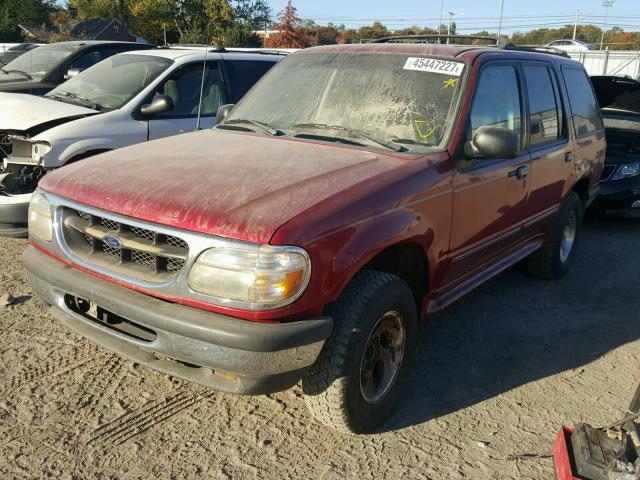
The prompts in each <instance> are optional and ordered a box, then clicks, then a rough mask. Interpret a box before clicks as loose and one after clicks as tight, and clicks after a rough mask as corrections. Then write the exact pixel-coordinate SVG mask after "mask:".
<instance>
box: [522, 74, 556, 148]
mask: <svg viewBox="0 0 640 480" xmlns="http://www.w3.org/2000/svg"><path fill="white" fill-rule="evenodd" d="M524 78H525V80H526V82H527V92H528V94H529V143H530V145H531V146H534V145H540V144H542V143H546V142H553V141H555V140H558V139H559V138H561V136H562V135H561V131H562V118H563V117H562V106H561V105H560V102H559V98H558V93H557V92H558V87H557V83H556V80H555V76H554V75H553V72H551V71H550V70H549V68H548V67H546V66H542V65H535V66H533V65H525V66H524Z"/></svg>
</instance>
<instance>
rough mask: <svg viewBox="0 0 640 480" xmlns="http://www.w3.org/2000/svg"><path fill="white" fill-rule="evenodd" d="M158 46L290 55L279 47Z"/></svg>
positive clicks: (211, 51)
mask: <svg viewBox="0 0 640 480" xmlns="http://www.w3.org/2000/svg"><path fill="white" fill-rule="evenodd" d="M158 48H163V49H171V48H175V49H176V50H180V49H183V50H189V49H196V48H202V49H205V48H206V49H207V51H208V52H210V53H256V54H261V55H288V54H289V52H287V51H284V50H279V49H269V48H262V49H260V48H233V47H229V48H225V47H218V46H216V45H206V44H200V43H175V44H172V45H164V46H161V47H158Z"/></svg>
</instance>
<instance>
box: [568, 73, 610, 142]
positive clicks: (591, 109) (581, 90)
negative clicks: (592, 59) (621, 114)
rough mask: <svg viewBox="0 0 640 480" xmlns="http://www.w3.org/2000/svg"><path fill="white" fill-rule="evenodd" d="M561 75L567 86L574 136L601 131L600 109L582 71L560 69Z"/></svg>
mask: <svg viewBox="0 0 640 480" xmlns="http://www.w3.org/2000/svg"><path fill="white" fill-rule="evenodd" d="M562 74H563V75H564V80H565V83H566V85H567V92H568V94H569V105H570V106H571V113H572V115H573V125H574V128H575V132H576V136H578V137H584V136H585V135H590V134H592V133H593V132H597V131H598V130H602V128H603V127H604V125H603V123H602V117H601V116H600V107H599V105H598V101H597V100H596V96H595V94H594V93H593V88H592V87H591V82H590V81H589V78H588V77H587V74H586V73H585V72H584V70H581V69H578V68H571V67H562Z"/></svg>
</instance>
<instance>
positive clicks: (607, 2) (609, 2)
mask: <svg viewBox="0 0 640 480" xmlns="http://www.w3.org/2000/svg"><path fill="white" fill-rule="evenodd" d="M615 4H616V2H614V1H613V0H602V6H603V7H604V26H603V27H602V37H600V50H602V47H603V46H604V34H605V32H606V31H607V16H608V15H609V7H613V6H615Z"/></svg>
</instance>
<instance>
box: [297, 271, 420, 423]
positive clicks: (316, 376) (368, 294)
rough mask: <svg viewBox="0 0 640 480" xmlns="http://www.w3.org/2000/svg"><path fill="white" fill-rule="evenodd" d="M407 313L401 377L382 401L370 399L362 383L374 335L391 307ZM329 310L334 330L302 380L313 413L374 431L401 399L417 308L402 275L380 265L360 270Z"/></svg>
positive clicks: (321, 418)
mask: <svg viewBox="0 0 640 480" xmlns="http://www.w3.org/2000/svg"><path fill="white" fill-rule="evenodd" d="M390 311H396V312H398V313H400V315H401V317H402V323H403V324H404V331H405V349H404V354H403V357H402V362H401V363H400V367H399V370H398V373H397V375H396V377H395V381H394V383H393V384H391V386H390V387H389V388H390V389H389V390H388V393H387V394H386V395H385V396H384V397H383V398H382V399H381V400H380V401H379V402H378V403H376V404H371V403H367V402H366V401H365V399H364V397H363V395H362V391H361V387H360V366H361V360H362V356H363V354H364V348H365V345H366V343H367V340H368V338H369V334H370V333H371V331H372V330H373V329H374V327H375V325H376V323H377V322H378V320H379V319H380V318H381V317H382V316H383V315H384V314H385V313H387V312H390ZM326 313H327V314H328V315H330V316H331V317H332V318H333V320H334V329H333V332H332V334H331V336H330V337H329V338H328V339H327V341H326V342H325V345H324V347H323V349H322V351H321V352H320V355H319V357H318V359H317V360H316V362H315V363H314V365H313V366H312V367H311V369H310V370H309V372H308V373H307V374H306V376H305V377H304V378H303V380H302V391H303V393H304V398H305V401H306V404H307V407H308V409H309V411H310V412H311V414H312V415H313V417H314V418H315V419H316V420H318V421H319V422H321V423H323V424H324V425H326V426H328V427H331V428H333V429H335V430H338V431H341V432H346V433H371V432H373V431H374V430H375V428H376V427H377V426H378V425H379V424H380V423H381V422H383V421H384V420H385V419H387V418H388V417H389V416H390V415H391V413H392V411H393V409H394V407H395V404H396V402H397V400H398V397H399V394H400V392H401V386H402V384H403V380H404V377H405V376H406V374H407V370H408V369H407V363H408V362H409V359H410V357H411V353H412V351H413V348H414V345H415V337H416V328H417V309H416V303H415V300H414V298H413V294H412V292H411V289H410V288H409V286H408V285H407V284H406V283H405V282H404V281H403V280H402V279H401V278H399V277H397V276H395V275H391V274H388V273H383V272H378V271H374V270H364V271H362V272H360V273H358V274H357V275H356V276H355V278H354V279H353V280H352V281H351V282H350V283H349V285H348V286H347V287H346V288H345V290H344V292H343V293H342V295H341V296H340V298H339V299H338V301H337V302H335V303H333V304H331V305H329V306H328V307H327V309H326Z"/></svg>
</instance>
